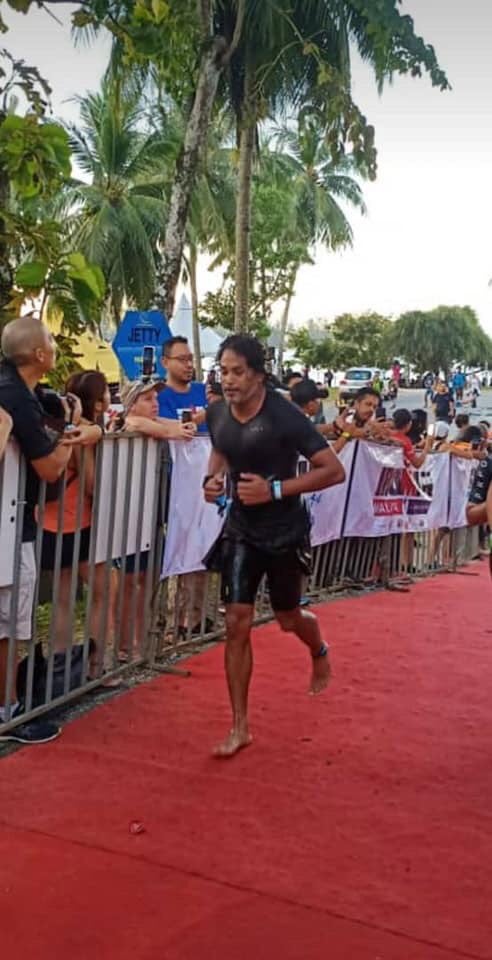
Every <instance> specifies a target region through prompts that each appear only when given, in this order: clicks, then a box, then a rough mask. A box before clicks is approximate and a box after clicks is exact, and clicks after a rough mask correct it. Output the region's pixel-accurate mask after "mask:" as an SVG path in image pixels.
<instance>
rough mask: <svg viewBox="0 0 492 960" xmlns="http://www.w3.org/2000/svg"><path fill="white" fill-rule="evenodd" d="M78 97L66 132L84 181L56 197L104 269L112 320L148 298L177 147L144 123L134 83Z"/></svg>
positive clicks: (76, 237) (75, 238) (78, 241)
mask: <svg viewBox="0 0 492 960" xmlns="http://www.w3.org/2000/svg"><path fill="white" fill-rule="evenodd" d="M77 100H78V104H79V108H80V117H81V123H80V125H79V126H78V125H75V124H69V125H67V130H68V133H69V136H70V145H71V149H72V154H73V157H74V159H75V161H76V163H77V166H78V167H79V169H80V171H81V173H82V174H84V175H85V177H86V178H87V179H81V178H74V179H72V180H71V182H70V186H69V188H68V190H67V191H66V192H65V194H64V197H63V201H62V202H63V205H64V208H65V211H66V212H67V215H68V223H69V228H70V231H71V237H72V242H73V244H74V246H76V248H77V249H79V250H81V251H82V253H84V254H85V256H86V257H87V259H88V260H90V261H92V262H93V263H96V264H98V265H99V266H100V268H101V270H102V272H103V274H104V277H105V279H106V284H107V294H108V301H109V306H110V309H111V313H112V316H113V318H114V321H115V323H116V324H118V323H119V321H120V319H121V312H122V308H123V305H124V303H125V302H126V303H128V304H130V305H137V306H138V307H140V308H145V307H147V306H148V305H149V304H150V303H151V302H152V300H153V297H154V293H155V286H156V265H157V262H158V258H159V250H158V244H159V241H160V240H161V238H162V237H163V235H164V231H165V226H166V214H167V203H166V199H165V193H166V188H167V187H168V186H169V172H168V170H169V167H168V166H166V163H167V164H169V163H170V162H171V160H173V159H174V156H175V150H176V147H175V144H174V143H173V141H172V138H166V137H165V136H164V134H163V132H155V131H153V130H149V129H148V127H147V125H146V124H145V120H143V121H142V93H141V89H139V87H138V85H135V84H133V85H129V86H127V87H126V88H124V87H123V86H122V85H121V84H120V83H118V82H115V81H114V80H113V79H111V78H107V79H106V80H105V81H104V82H103V85H102V88H101V91H100V92H99V93H96V94H87V95H86V96H82V97H78V98H77Z"/></svg>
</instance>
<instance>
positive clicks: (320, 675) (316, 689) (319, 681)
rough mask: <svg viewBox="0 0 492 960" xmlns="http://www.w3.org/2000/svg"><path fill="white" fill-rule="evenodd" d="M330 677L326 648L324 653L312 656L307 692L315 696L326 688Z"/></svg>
mask: <svg viewBox="0 0 492 960" xmlns="http://www.w3.org/2000/svg"><path fill="white" fill-rule="evenodd" d="M330 678H331V664H330V655H329V653H328V650H327V651H326V653H325V654H323V655H321V656H317V657H313V673H312V677H311V684H310V687H309V693H310V694H311V696H313V697H316V696H317V695H318V694H319V693H322V691H323V690H325V689H326V687H327V686H328V684H329V682H330Z"/></svg>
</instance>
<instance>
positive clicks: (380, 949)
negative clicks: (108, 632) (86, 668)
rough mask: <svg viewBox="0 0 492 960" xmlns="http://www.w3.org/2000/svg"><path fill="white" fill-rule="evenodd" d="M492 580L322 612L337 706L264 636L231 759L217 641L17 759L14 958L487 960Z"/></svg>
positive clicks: (447, 581)
mask: <svg viewBox="0 0 492 960" xmlns="http://www.w3.org/2000/svg"><path fill="white" fill-rule="evenodd" d="M487 566H488V565H486V564H485V563H484V564H482V565H479V564H477V565H476V566H475V567H469V568H468V572H469V573H470V572H472V573H477V574H478V575H476V576H473V575H471V576H470V575H468V576H460V575H457V576H447V577H444V576H442V577H437V578H435V579H432V580H428V581H427V582H424V583H421V584H419V585H417V586H415V587H414V588H413V589H412V591H411V593H409V594H396V593H382V592H381V593H374V594H372V595H369V596H364V597H361V598H360V599H351V600H342V601H337V602H334V603H330V604H326V605H324V606H322V607H319V608H318V612H319V615H320V617H321V620H322V623H323V627H324V631H325V636H326V638H327V639H330V640H331V641H332V653H333V658H332V659H333V670H334V678H333V681H332V685H331V687H330V689H329V691H328V692H327V693H326V694H325V695H324V696H322V697H320V698H318V699H316V698H312V697H308V696H307V694H306V690H307V683H308V670H309V663H308V659H307V656H306V653H305V651H304V650H303V649H302V647H301V646H300V645H299V643H298V642H297V641H296V640H295V638H293V637H290V636H286V635H282V634H281V633H280V632H279V631H278V630H277V628H276V626H275V625H268V626H266V627H262V628H261V629H259V630H257V631H256V632H255V660H256V664H255V675H254V680H253V689H252V697H251V717H252V732H253V734H254V736H255V743H254V744H253V746H251V747H250V748H249V749H248V750H245V751H243V752H242V753H241V754H239V755H238V756H237V757H235V758H234V759H232V760H229V761H227V760H222V761H221V760H215V759H213V758H212V757H211V756H210V752H209V751H210V748H211V747H212V745H213V743H214V742H215V741H216V740H218V739H220V738H221V737H222V736H223V735H224V733H225V732H226V730H227V728H228V725H229V713H228V706H227V698H226V691H225V684H224V678H223V672H222V650H221V648H220V647H218V648H215V649H213V650H209V651H207V652H206V653H205V654H203V655H202V656H200V657H196V658H194V659H193V660H192V661H191V664H190V665H191V668H192V671H193V675H192V677H191V678H189V679H180V678H179V679H178V678H175V677H172V676H167V677H162V678H159V679H158V680H156V681H155V682H152V683H150V684H146V685H142V686H140V687H138V688H136V689H135V690H133V691H132V692H131V693H129V694H127V695H124V696H122V697H120V698H118V699H115V700H113V701H111V702H110V703H108V704H107V705H106V706H104V707H102V708H98V709H96V710H94V711H93V712H91V713H90V714H88V715H86V716H85V717H83V718H82V719H80V720H77V721H76V722H74V723H73V724H70V725H69V726H68V727H67V728H66V729H65V731H64V735H63V737H62V738H61V739H60V740H59V741H56V742H54V743H52V744H49V745H47V746H45V747H32V748H30V749H29V748H28V749H23V750H21V751H18V752H17V753H15V754H12V755H11V756H9V757H7V758H5V759H3V760H2V761H0V929H1V942H2V954H3V955H4V956H16V957H20V958H24V957H26V958H27V957H32V958H33V960H53V958H59V957H60V958H65V957H66V958H70V960H87V958H92V957H93V958H94V960H115V958H118V960H208V958H210V960H277V958H278V960H377V958H380V960H465V958H480V960H490V958H492V906H491V890H492V814H491V798H492V762H491V760H492V698H491V696H490V687H491V673H492V650H491V638H492V631H491V630H490V628H489V626H488V625H489V623H490V613H489V611H490V604H491V599H492V598H491V595H490V582H489V575H488V569H487ZM135 812H138V816H139V820H140V821H141V822H142V823H144V824H145V826H146V832H145V833H143V834H141V835H139V837H138V842H136V841H135V838H134V837H133V836H131V835H130V834H129V831H128V825H129V823H131V822H132V820H133V819H134V816H135Z"/></svg>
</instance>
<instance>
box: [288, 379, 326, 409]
mask: <svg viewBox="0 0 492 960" xmlns="http://www.w3.org/2000/svg"><path fill="white" fill-rule="evenodd" d="M290 396H291V399H292V400H293V402H294V403H296V404H297V406H298V407H305V406H306V404H307V403H311V401H312V400H324V399H325V398H326V397H327V396H328V394H327V391H326V390H320V388H319V387H317V386H316V384H315V382H314V380H307V379H305V380H300V381H299V383H295V384H294V386H293V387H292V390H291V391H290Z"/></svg>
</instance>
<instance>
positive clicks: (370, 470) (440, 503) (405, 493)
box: [343, 442, 449, 537]
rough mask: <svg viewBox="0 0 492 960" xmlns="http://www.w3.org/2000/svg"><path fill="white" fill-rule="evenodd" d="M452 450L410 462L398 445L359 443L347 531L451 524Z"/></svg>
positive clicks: (376, 532)
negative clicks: (410, 466) (416, 467)
mask: <svg viewBox="0 0 492 960" xmlns="http://www.w3.org/2000/svg"><path fill="white" fill-rule="evenodd" d="M448 490H449V456H448V455H447V454H442V455H440V454H436V455H434V456H429V457H427V459H426V461H425V463H424V465H423V467H421V469H420V470H419V471H415V470H412V469H408V468H407V467H405V464H404V460H403V452H402V450H401V449H399V448H397V447H385V446H383V445H377V444H372V443H368V442H364V443H359V445H358V451H357V459H356V461H355V466H354V470H353V480H352V486H351V490H350V497H349V504H348V509H347V516H346V520H345V526H344V530H343V535H344V536H346V537H381V536H387V535H389V534H392V533H405V532H416V531H418V530H429V529H435V528H436V527H440V526H446V523H447V516H448Z"/></svg>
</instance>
